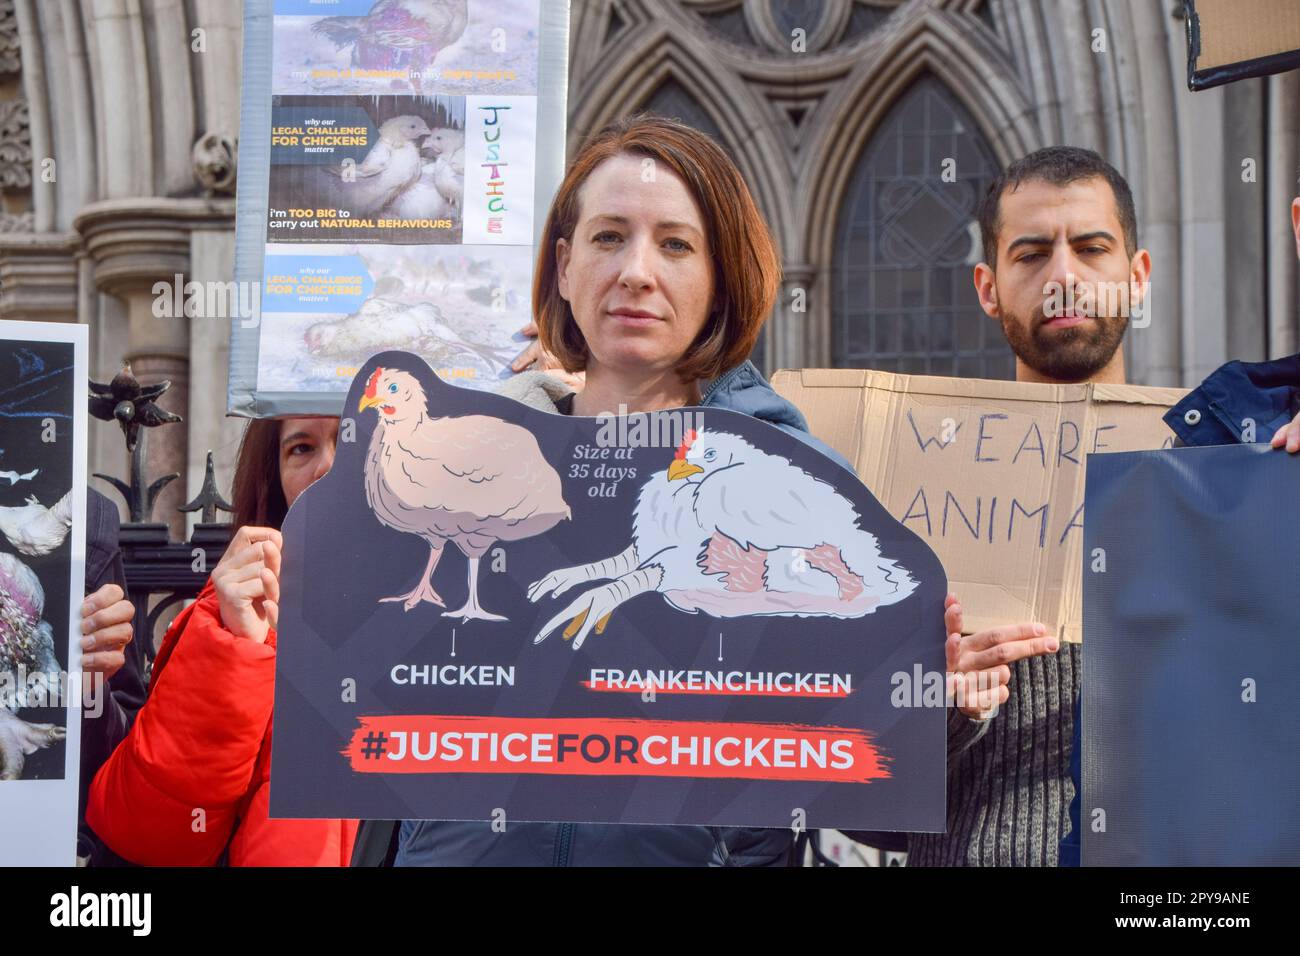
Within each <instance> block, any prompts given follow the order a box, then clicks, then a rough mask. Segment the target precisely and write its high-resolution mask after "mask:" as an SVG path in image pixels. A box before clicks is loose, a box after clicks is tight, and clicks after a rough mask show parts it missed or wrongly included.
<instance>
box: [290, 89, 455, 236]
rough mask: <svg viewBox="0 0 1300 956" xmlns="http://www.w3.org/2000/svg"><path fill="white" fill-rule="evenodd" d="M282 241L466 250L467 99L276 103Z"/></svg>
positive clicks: (343, 99)
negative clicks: (448, 245) (441, 245)
mask: <svg viewBox="0 0 1300 956" xmlns="http://www.w3.org/2000/svg"><path fill="white" fill-rule="evenodd" d="M271 122H272V128H271V179H270V207H269V209H268V212H267V225H266V229H267V238H268V239H269V240H271V241H275V242H393V243H419V244H426V243H458V242H460V241H461V222H462V213H461V210H462V208H463V206H464V196H465V97H463V96H436V95H428V96H384V97H368V96H276V97H273V99H272V105H271Z"/></svg>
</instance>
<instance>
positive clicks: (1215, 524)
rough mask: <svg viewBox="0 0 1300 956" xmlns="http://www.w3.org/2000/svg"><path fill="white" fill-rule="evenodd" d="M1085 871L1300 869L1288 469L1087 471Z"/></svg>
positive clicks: (1137, 456) (1124, 463)
mask: <svg viewBox="0 0 1300 956" xmlns="http://www.w3.org/2000/svg"><path fill="white" fill-rule="evenodd" d="M1087 479H1088V488H1087V490H1088V521H1087V524H1086V526H1085V530H1084V547H1085V549H1086V552H1087V555H1088V563H1087V565H1086V567H1085V568H1084V571H1083V582H1084V626H1085V629H1086V643H1087V646H1088V652H1087V657H1086V670H1085V679H1084V682H1083V691H1082V720H1083V725H1082V745H1083V753H1082V761H1083V762H1082V767H1083V780H1082V782H1083V789H1082V799H1081V801H1080V815H1079V817H1080V827H1081V830H1082V841H1081V842H1082V848H1083V863H1084V864H1085V865H1087V866H1295V865H1297V864H1300V737H1297V735H1296V731H1295V725H1294V724H1293V723H1292V721H1293V720H1294V719H1295V717H1294V715H1295V695H1294V688H1295V686H1296V684H1297V682H1300V655H1297V654H1296V646H1295V637H1296V616H1295V592H1296V567H1297V566H1298V565H1300V509H1297V508H1296V500H1297V495H1296V492H1297V489H1300V457H1297V456H1296V455H1288V454H1286V453H1285V452H1282V451H1277V450H1275V449H1272V448H1270V447H1269V446H1268V445H1267V444H1246V445H1221V446H1209V447H1204V448H1174V449H1169V450H1166V451H1146V452H1125V453H1120V454H1111V455H1096V456H1093V457H1090V458H1089V459H1088V475H1087Z"/></svg>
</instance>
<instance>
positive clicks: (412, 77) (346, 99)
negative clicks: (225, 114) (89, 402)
mask: <svg viewBox="0 0 1300 956" xmlns="http://www.w3.org/2000/svg"><path fill="white" fill-rule="evenodd" d="M567 57H568V5H567V3H565V2H564V0H431V2H421V3H413V2H411V3H408V2H405V0H329V2H325V0H249V2H248V3H246V4H245V50H244V85H243V115H242V119H241V136H240V150H241V152H240V156H241V164H240V176H241V179H240V192H239V199H238V210H237V229H236V232H237V236H236V255H235V272H236V279H237V281H238V282H239V284H240V287H241V289H242V288H245V287H249V288H252V289H254V291H253V293H252V294H251V295H249V296H247V297H244V298H243V299H241V300H240V301H241V303H244V302H247V303H248V307H247V308H241V309H240V310H238V312H239V314H237V315H234V316H232V346H231V368H230V386H229V407H230V409H231V410H232V411H234V412H237V413H239V414H245V415H253V416H263V415H276V414H289V413H317V414H334V413H337V411H338V409H339V406H340V403H341V401H342V397H343V393H344V392H345V391H346V390H347V387H348V385H349V384H350V382H351V381H352V377H353V376H354V375H355V374H356V371H357V368H358V367H359V366H360V365H361V364H362V363H364V362H365V360H366V359H367V358H369V357H370V356H371V355H373V354H374V353H376V352H379V351H382V350H384V349H388V348H403V349H410V350H411V351H414V352H417V353H419V354H420V355H422V356H423V357H425V358H426V359H427V360H428V361H429V362H430V364H432V365H433V367H434V368H435V369H437V371H438V373H439V374H440V375H442V376H443V377H444V378H446V379H448V380H452V381H455V382H456V383H457V384H461V385H466V386H469V387H474V388H494V387H495V386H496V385H497V384H498V383H499V382H500V381H501V380H502V379H503V378H506V377H508V376H509V374H510V370H509V363H510V361H511V359H513V358H514V356H515V355H516V354H518V352H519V351H520V350H521V349H522V348H523V346H524V344H525V340H524V339H523V338H522V337H520V336H519V335H518V332H519V330H520V329H521V328H522V327H523V326H524V325H526V324H527V323H528V321H529V318H530V301H531V284H532V266H533V259H534V251H535V238H536V234H537V232H538V230H539V228H540V225H541V222H542V220H543V218H544V215H545V210H546V207H547V204H548V203H549V201H550V197H551V195H552V194H553V193H554V190H555V188H556V186H557V185H558V183H559V179H560V175H561V173H562V170H563V163H564V141H565V140H564V131H565V97H566V84H567V75H566V74H567Z"/></svg>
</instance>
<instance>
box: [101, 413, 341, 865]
mask: <svg viewBox="0 0 1300 956" xmlns="http://www.w3.org/2000/svg"><path fill="white" fill-rule="evenodd" d="M337 438H338V419H336V418H290V419H285V420H283V421H275V420H264V421H254V422H251V423H249V426H248V430H247V431H246V432H245V433H244V440H243V443H242V444H241V446H240V449H239V460H238V463H237V465H236V471H235V486H234V506H235V513H234V520H233V526H234V527H235V528H236V529H237V530H236V531H235V534H234V537H233V538H232V539H231V542H230V547H229V548H227V550H226V553H225V556H224V557H223V558H222V559H221V562H220V563H219V564H218V565H217V566H216V567H215V568H214V569H213V571H212V574H211V576H210V577H209V578H208V582H207V584H206V585H205V586H204V588H203V590H202V592H200V594H199V597H198V599H197V600H196V601H195V602H194V603H193V604H192V605H190V607H188V608H186V609H185V611H183V612H182V613H181V614H180V615H179V616H178V617H177V618H176V621H175V622H174V623H173V624H172V626H171V627H170V628H168V630H167V634H166V636H165V637H164V638H163V643H162V647H161V648H160V649H159V651H158V656H157V660H156V661H155V663H154V668H153V678H152V681H151V683H150V688H149V697H148V700H147V701H146V702H145V705H144V707H143V708H142V709H141V710H140V712H139V715H138V716H137V717H136V721H135V724H134V726H133V727H132V728H131V731H130V733H128V734H127V736H126V739H125V740H123V741H122V743H121V744H120V745H119V746H118V747H117V749H116V750H114V751H113V754H112V756H111V757H109V758H108V760H107V761H106V762H105V764H104V766H103V767H102V768H101V769H100V771H99V773H98V774H97V775H96V776H95V779H94V782H93V783H92V784H91V788H90V798H89V802H88V805H87V809H86V819H87V822H88V823H89V824H90V826H91V827H92V828H93V830H94V832H95V834H96V835H97V836H99V838H100V839H101V840H102V841H103V842H104V843H105V844H106V845H107V846H108V847H109V848H110V849H111V850H112V851H113V852H114V853H116V854H117V855H118V856H120V857H122V858H123V859H125V860H126V861H128V862H131V863H137V864H142V865H149V866H211V865H213V864H216V863H218V862H220V861H222V860H225V861H226V862H228V863H229V864H231V865H233V866H346V865H347V863H348V860H349V858H350V856H351V853H352V844H353V839H354V837H355V834H356V829H357V823H356V821H352V820H271V819H269V817H268V815H267V801H268V796H269V783H270V758H271V704H272V700H273V696H274V679H275V645H276V637H275V620H276V613H277V607H276V601H277V600H278V598H279V593H280V582H279V572H280V550H281V540H280V532H279V530H278V529H279V527H280V523H281V521H283V520H284V516H285V513H286V512H287V511H288V510H289V505H291V504H292V503H293V501H294V499H296V498H297V497H298V495H299V494H301V493H302V491H303V490H304V489H305V488H306V487H307V486H308V485H310V484H311V483H312V482H313V481H315V480H316V479H317V478H319V477H320V476H321V475H323V474H325V472H327V471H328V470H329V468H330V466H331V465H332V464H333V462H334V444H335V442H336V440H337Z"/></svg>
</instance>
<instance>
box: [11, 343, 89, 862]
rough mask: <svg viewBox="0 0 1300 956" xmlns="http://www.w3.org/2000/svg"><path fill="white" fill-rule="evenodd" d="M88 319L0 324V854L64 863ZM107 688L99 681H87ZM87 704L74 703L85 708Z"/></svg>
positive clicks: (72, 838)
mask: <svg viewBox="0 0 1300 956" xmlns="http://www.w3.org/2000/svg"><path fill="white" fill-rule="evenodd" d="M87 331H88V330H87V328H86V326H84V325H73V324H68V323H63V322H0V863H3V864H4V865H6V866H72V865H73V864H74V863H75V862H76V844H77V799H78V795H79V790H78V786H77V771H78V767H79V766H80V762H81V761H80V754H81V704H82V702H83V687H82V682H81V674H80V666H81V650H80V641H81V601H82V598H83V597H84V593H83V592H84V589H85V535H86V519H85V515H86V416H87V406H86V391H85V389H86V381H87V357H86V349H87ZM98 690H99V691H100V692H103V693H106V691H104V690H103V687H102V685H100V687H99V688H98ZM96 701H98V702H99V705H102V697H99V696H97V695H94V694H87V695H86V700H85V703H87V704H88V705H90V706H91V708H92V709H91V711H90V712H89V715H90V716H92V717H93V716H95V715H96Z"/></svg>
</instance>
